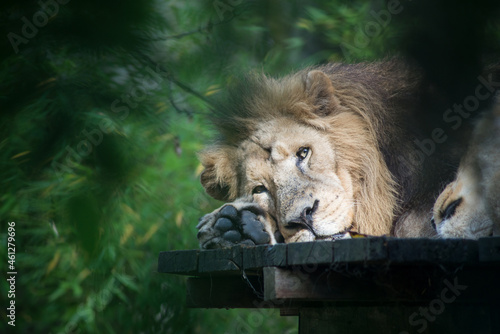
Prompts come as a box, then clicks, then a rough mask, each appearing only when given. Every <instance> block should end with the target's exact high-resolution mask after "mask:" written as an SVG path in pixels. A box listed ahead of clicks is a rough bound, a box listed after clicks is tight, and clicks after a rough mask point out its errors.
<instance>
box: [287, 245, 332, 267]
mask: <svg viewBox="0 0 500 334" xmlns="http://www.w3.org/2000/svg"><path fill="white" fill-rule="evenodd" d="M334 245H335V244H332V242H331V241H317V242H300V243H295V244H289V245H288V247H287V265H289V266H297V265H316V264H330V263H332V261H333V246H334Z"/></svg>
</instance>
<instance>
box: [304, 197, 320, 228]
mask: <svg viewBox="0 0 500 334" xmlns="http://www.w3.org/2000/svg"><path fill="white" fill-rule="evenodd" d="M318 205H319V201H318V200H315V201H314V204H313V206H312V207H309V206H308V207H306V208H305V209H304V210H303V211H302V213H301V214H300V218H302V220H304V221H305V222H307V223H308V224H310V225H311V224H312V222H313V217H312V216H313V214H314V213H315V212H316V210H317V209H318Z"/></svg>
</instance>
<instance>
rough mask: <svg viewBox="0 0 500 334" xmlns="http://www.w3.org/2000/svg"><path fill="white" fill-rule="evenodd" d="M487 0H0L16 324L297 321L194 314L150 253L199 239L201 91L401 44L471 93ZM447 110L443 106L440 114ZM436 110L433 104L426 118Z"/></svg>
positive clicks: (213, 328) (178, 282) (4, 181)
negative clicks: (253, 73)
mask: <svg viewBox="0 0 500 334" xmlns="http://www.w3.org/2000/svg"><path fill="white" fill-rule="evenodd" d="M497 7H498V5H496V3H495V2H494V1H475V2H474V3H473V4H466V5H465V4H461V3H457V2H452V1H430V0H426V1H409V0H407V1H404V0H402V1H400V2H395V1H389V2H384V1H372V2H368V1H332V0H330V1H320V0H317V1H312V0H309V1H285V0H270V1H263V0H262V1H255V0H253V1H252V0H216V1H181V0H163V1H161V0H158V1H152V0H145V1H131V0H126V1H111V0H108V1H105V0H100V1H96V0H89V1H84V2H82V1H76V0H72V1H69V0H60V2H57V1H56V0H53V1H52V0H50V1H49V0H47V1H44V0H42V1H18V0H3V1H2V3H1V4H0V38H1V39H0V59H1V67H0V183H1V186H0V189H1V190H0V226H1V229H0V241H1V242H0V244H1V247H0V259H1V263H2V264H1V265H0V268H2V271H4V272H7V271H8V270H7V237H8V236H7V222H12V221H14V222H15V223H16V224H15V233H16V237H15V244H16V262H15V267H16V270H17V272H18V275H17V278H16V297H15V301H16V327H15V328H12V327H10V326H7V325H6V321H4V320H3V319H6V307H7V302H8V299H7V291H8V285H7V282H6V280H2V281H0V295H1V296H2V299H1V300H2V306H1V308H0V315H1V317H2V322H1V323H0V331H1V332H5V331H6V330H8V331H9V332H11V331H12V330H14V332H18V333H237V332H242V333H261V332H280V333H294V332H296V328H297V320H296V318H281V317H279V312H276V311H272V310H260V311H259V310H189V309H186V308H185V307H184V306H183V305H184V298H185V296H184V279H183V278H179V277H173V276H168V275H160V274H158V273H157V272H156V261H157V256H158V253H159V252H160V251H163V250H174V249H192V248H197V247H198V244H197V240H196V229H195V226H196V224H197V221H198V218H199V217H200V216H202V215H203V214H205V213H207V212H210V211H212V210H213V209H215V208H216V207H217V206H219V205H220V203H217V202H216V201H214V200H212V199H210V198H209V197H208V196H207V195H206V194H205V193H204V191H203V189H202V187H201V185H200V184H199V181H198V178H199V174H200V172H201V166H200V165H199V163H198V161H197V159H196V152H197V151H199V150H200V149H202V148H203V145H204V143H206V142H207V141H209V140H210V138H211V136H212V135H213V133H212V131H211V129H210V128H209V126H208V125H207V121H206V116H207V115H208V114H209V113H210V98H211V97H212V96H215V95H216V94H218V93H219V91H220V90H221V89H223V87H224V86H226V85H227V84H229V83H230V82H231V80H232V78H234V77H235V76H237V75H239V74H241V73H245V72H247V71H250V70H258V71H262V70H263V71H265V72H267V73H269V74H271V75H281V74H285V73H289V72H291V71H293V70H296V69H299V68H303V67H304V66H308V65H313V64H320V63H325V62H330V61H343V62H358V61H370V60H376V59H381V58H384V57H389V56H394V55H403V56H405V57H409V58H413V59H415V60H417V61H418V62H419V63H420V64H421V65H422V66H423V67H424V69H425V70H426V71H427V72H428V74H429V76H430V78H431V79H432V80H433V81H434V82H435V84H436V87H437V89H439V90H442V92H443V93H444V94H448V96H449V97H450V98H452V99H456V100H457V101H463V97H464V96H467V95H470V94H471V93H470V89H471V87H472V86H471V85H473V84H474V82H475V81H474V80H476V77H475V76H476V74H477V72H478V71H479V70H480V68H481V66H482V65H481V63H482V62H484V61H495V60H496V54H497V51H498V46H499V42H498V41H499V37H500V31H499V29H498V28H499V20H498V19H497V18H498V9H497ZM443 111H444V110H443ZM436 117H438V118H439V117H440V115H437V116H436Z"/></svg>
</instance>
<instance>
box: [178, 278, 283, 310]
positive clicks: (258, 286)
mask: <svg viewBox="0 0 500 334" xmlns="http://www.w3.org/2000/svg"><path fill="white" fill-rule="evenodd" d="M186 286H187V293H186V304H187V307H191V308H267V307H272V306H273V304H272V303H265V302H263V299H262V296H263V286H262V281H261V280H260V279H259V278H258V277H257V276H249V277H246V278H244V277H242V276H229V277H190V278H188V279H187V284H186Z"/></svg>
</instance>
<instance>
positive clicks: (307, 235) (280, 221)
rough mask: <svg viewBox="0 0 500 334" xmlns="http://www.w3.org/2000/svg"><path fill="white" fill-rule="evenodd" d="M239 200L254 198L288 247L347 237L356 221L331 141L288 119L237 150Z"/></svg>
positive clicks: (346, 176)
mask: <svg viewBox="0 0 500 334" xmlns="http://www.w3.org/2000/svg"><path fill="white" fill-rule="evenodd" d="M237 159H238V162H237V164H236V165H237V166H238V171H237V175H238V188H239V190H238V197H241V196H247V195H248V196H252V197H253V199H254V201H255V202H257V203H258V204H259V205H260V206H261V207H262V208H263V209H265V210H266V211H267V212H269V213H270V215H271V216H272V217H273V218H274V219H275V220H276V223H277V226H278V228H279V230H280V232H281V234H282V235H283V237H284V238H285V241H286V242H296V241H311V240H315V239H321V238H322V237H327V236H331V235H333V234H336V233H339V232H344V231H346V230H347V229H349V228H350V227H351V224H352V220H353V215H354V199H353V185H352V181H351V177H350V175H349V173H348V171H347V170H346V169H345V167H343V166H341V165H339V163H338V162H337V159H336V154H335V150H334V145H332V143H330V141H329V138H328V136H327V135H325V134H324V133H322V131H319V130H316V129H314V128H312V127H310V126H306V125H302V124H297V123H296V122H293V121H291V120H288V119H285V118H283V119H278V120H274V121H271V122H267V123H264V124H262V125H261V126H260V128H259V129H258V130H257V131H256V132H255V134H254V135H253V136H252V137H251V138H249V139H248V140H245V141H244V142H242V144H241V145H240V146H239V147H238V149H237Z"/></svg>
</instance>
